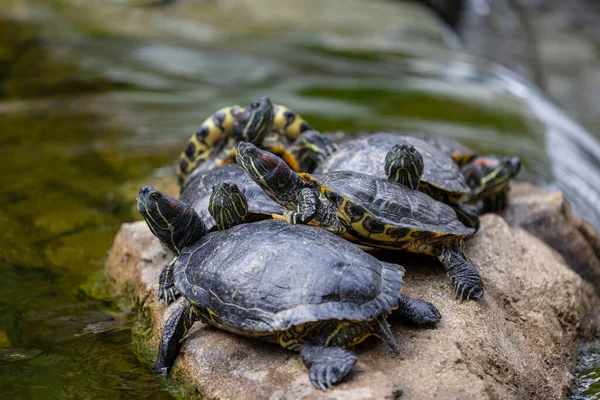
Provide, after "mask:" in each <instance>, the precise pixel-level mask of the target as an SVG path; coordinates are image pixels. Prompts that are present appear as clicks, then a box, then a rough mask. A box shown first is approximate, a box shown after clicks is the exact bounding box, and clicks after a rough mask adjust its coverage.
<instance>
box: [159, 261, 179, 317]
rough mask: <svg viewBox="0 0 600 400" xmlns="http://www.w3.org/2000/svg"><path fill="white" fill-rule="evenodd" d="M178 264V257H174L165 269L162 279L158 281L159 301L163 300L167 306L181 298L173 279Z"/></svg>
mask: <svg viewBox="0 0 600 400" xmlns="http://www.w3.org/2000/svg"><path fill="white" fill-rule="evenodd" d="M176 263H177V257H173V258H172V259H171V261H169V263H168V264H167V265H165V266H164V267H163V270H162V272H161V273H160V278H159V279H158V299H159V300H163V301H164V302H165V303H167V305H169V304H171V303H172V302H174V301H175V300H176V299H177V297H179V292H178V291H177V288H176V287H175V279H174V277H173V273H174V272H175V264H176Z"/></svg>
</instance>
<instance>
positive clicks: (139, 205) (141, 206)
mask: <svg viewBox="0 0 600 400" xmlns="http://www.w3.org/2000/svg"><path fill="white" fill-rule="evenodd" d="M135 200H136V201H137V210H138V211H139V212H144V211H146V204H144V202H143V201H142V199H140V196H138V197H136V198H135Z"/></svg>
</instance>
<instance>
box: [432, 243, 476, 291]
mask: <svg viewBox="0 0 600 400" xmlns="http://www.w3.org/2000/svg"><path fill="white" fill-rule="evenodd" d="M436 255H437V258H438V259H439V260H440V262H441V263H442V264H443V265H444V267H445V268H446V271H447V272H448V276H449V277H450V279H451V280H452V285H454V289H455V290H456V297H457V298H460V300H461V301H462V300H463V299H465V298H466V299H467V300H469V299H479V298H481V297H483V282H482V281H481V276H480V275H479V272H478V271H477V269H476V268H475V266H474V265H473V263H472V262H471V260H469V257H467V255H466V254H465V253H464V250H463V240H462V238H461V239H459V240H457V241H456V242H455V243H453V244H450V245H445V244H443V245H441V248H440V249H439V250H438V253H437V254H436Z"/></svg>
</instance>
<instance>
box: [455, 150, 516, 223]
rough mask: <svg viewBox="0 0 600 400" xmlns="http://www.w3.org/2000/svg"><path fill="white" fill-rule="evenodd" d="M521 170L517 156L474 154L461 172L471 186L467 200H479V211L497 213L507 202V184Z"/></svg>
mask: <svg viewBox="0 0 600 400" xmlns="http://www.w3.org/2000/svg"><path fill="white" fill-rule="evenodd" d="M520 170H521V160H520V159H519V157H510V156H502V155H497V154H490V155H485V156H476V157H475V158H474V159H473V160H471V161H470V162H469V163H467V164H465V165H463V166H462V167H461V169H460V171H461V173H462V174H463V176H464V177H465V179H466V181H467V185H469V187H470V188H471V195H470V198H469V202H477V201H481V202H482V206H481V207H480V212H482V213H486V212H492V213H497V212H501V211H502V210H504V209H505V208H506V206H507V204H508V184H509V181H510V180H511V179H512V178H514V177H515V176H517V174H518V173H519V171H520Z"/></svg>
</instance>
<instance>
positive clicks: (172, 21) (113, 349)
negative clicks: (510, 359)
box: [0, 0, 597, 399]
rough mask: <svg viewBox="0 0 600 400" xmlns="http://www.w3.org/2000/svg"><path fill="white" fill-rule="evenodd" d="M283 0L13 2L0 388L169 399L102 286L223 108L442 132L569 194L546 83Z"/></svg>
mask: <svg viewBox="0 0 600 400" xmlns="http://www.w3.org/2000/svg"><path fill="white" fill-rule="evenodd" d="M277 4H279V3H278V2H276V1H274V0H271V1H267V0H258V1H242V0H239V1H228V2H227V1H222V2H219V1H216V2H183V3H181V4H177V5H175V6H158V5H156V4H154V3H150V2H142V1H131V2H121V1H114V2H111V1H99V0H98V1H92V0H90V1H86V2H80V1H75V0H72V1H66V0H65V1H60V2H59V1H51V0H38V1H24V0H5V1H3V2H2V3H1V4H0V170H1V171H2V173H1V174H0V186H1V187H2V189H3V190H2V192H1V194H0V204H1V207H0V227H1V228H2V229H0V242H1V243H2V245H0V282H1V283H2V285H3V288H2V290H0V398H10V399H21V398H24V399H48V398H68V399H71V398H72V399H104V398H113V399H116V398H123V399H125V398H171V394H170V393H169V392H167V390H166V388H165V385H164V383H163V382H162V379H159V378H157V377H155V376H154V375H152V374H151V373H150V368H149V366H148V365H146V364H143V363H141V362H139V361H138V359H137V357H136V355H135V354H134V352H133V350H132V347H131V327H132V322H131V315H130V313H123V312H122V311H121V310H119V309H118V308H117V307H116V306H115V305H114V304H112V303H111V302H110V301H109V300H107V299H103V297H102V296H101V295H97V293H96V292H97V291H94V290H88V289H89V288H90V287H93V286H94V285H93V283H94V282H96V280H97V277H98V276H99V275H101V271H102V268H103V265H104V262H105V260H106V256H107V253H108V251H109V249H110V246H111V243H112V240H113V238H114V234H115V233H116V231H117V230H118V228H119V226H120V224H121V223H122V222H124V221H131V220H134V219H139V217H138V215H137V214H136V212H135V208H134V204H133V203H134V201H133V199H134V197H135V194H136V191H137V188H139V186H140V185H142V184H144V183H151V182H156V181H157V180H159V179H163V178H164V177H168V176H172V175H173V174H174V160H175V159H176V158H177V156H178V154H179V152H180V151H181V149H182V148H183V146H184V145H185V143H186V140H187V138H188V137H189V136H190V135H191V134H192V133H193V132H195V130H196V128H197V126H198V124H199V123H200V122H201V121H202V120H203V118H205V117H206V116H208V115H209V114H210V113H212V112H213V111H214V110H216V109H218V108H220V107H222V106H225V105H229V104H233V103H247V102H249V101H250V100H251V99H253V98H255V97H258V96H261V95H265V94H268V95H269V96H271V97H272V99H274V101H276V102H281V103H284V104H286V105H288V106H290V107H291V108H293V109H295V110H297V111H299V112H300V113H301V114H302V115H303V116H305V117H306V118H307V119H308V120H309V121H310V122H311V124H312V125H313V126H315V127H317V128H318V129H320V130H338V129H345V130H360V129H368V130H374V129H406V130H419V131H424V132H427V133H430V134H442V135H446V136H450V137H454V138H457V139H460V140H461V141H463V142H464V143H465V144H467V145H469V146H472V147H474V148H476V149H479V150H482V151H494V152H500V153H505V154H517V155H519V156H521V157H522V159H523V163H524V169H523V172H522V175H521V177H522V178H523V179H529V180H532V181H535V182H538V183H541V184H553V183H555V182H556V184H557V185H559V187H560V179H558V178H557V177H560V174H558V172H560V171H563V170H564V168H563V169H561V168H560V165H561V164H557V162H556V161H555V159H554V158H553V157H552V154H551V152H550V151H549V150H548V146H547V143H548V140H549V139H548V137H549V136H548V135H547V134H548V127H549V126H553V125H551V123H552V122H551V121H550V122H548V121H545V120H544V119H543V118H541V117H540V113H539V111H535V109H536V107H535V104H536V103H535V102H538V101H539V100H538V99H537V97H536V96H537V94H536V93H535V92H531V93H530V92H528V91H527V90H526V91H525V92H523V88H522V87H519V90H520V91H515V82H513V81H511V80H510V79H509V81H508V83H507V81H505V78H506V77H504V76H503V75H502V72H501V71H500V72H498V71H496V70H495V68H494V67H493V66H490V65H488V64H486V63H483V62H479V61H477V60H473V59H472V58H471V57H469V56H467V55H465V54H463V53H461V52H460V51H457V50H455V49H453V46H454V44H453V43H454V42H453V41H452V40H451V38H450V39H448V37H446V36H444V34H443V32H442V31H441V30H440V29H439V28H437V27H436V25H435V23H434V22H433V21H432V20H431V19H430V18H429V17H428V16H427V15H426V14H425V13H424V12H423V11H421V10H420V9H418V8H415V7H413V6H408V5H402V6H400V5H398V4H396V3H394V2H383V1H382V2H377V1H372V2H364V1H362V0H351V1H345V0H344V1H342V0H327V1H314V2H313V1H308V2H306V3H305V4H303V6H302V7H300V6H298V5H295V6H294V5H288V6H287V7H285V8H281V7H280V8H277ZM365 15H368V16H369V18H365ZM506 79H508V78H506ZM517 92H518V93H517ZM523 93H524V94H523ZM558 125H560V123H559V124H558ZM554 127H556V126H554ZM558 128H560V129H557V131H558V132H559V133H560V134H561V136H560V137H562V138H566V140H567V141H569V136H568V135H566V134H565V132H566V131H565V130H564V129H565V128H564V127H561V126H558ZM567 131H568V130H567ZM568 132H570V131H568ZM568 132H567V133H568ZM590 159H591V161H590V162H589V165H588V169H591V168H596V167H597V165H596V164H595V160H594V159H593V157H590ZM557 165H558V167H557ZM557 171H558V172H557ZM592 194H594V193H592ZM90 282H92V284H90ZM590 398H591V397H590Z"/></svg>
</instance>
